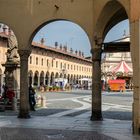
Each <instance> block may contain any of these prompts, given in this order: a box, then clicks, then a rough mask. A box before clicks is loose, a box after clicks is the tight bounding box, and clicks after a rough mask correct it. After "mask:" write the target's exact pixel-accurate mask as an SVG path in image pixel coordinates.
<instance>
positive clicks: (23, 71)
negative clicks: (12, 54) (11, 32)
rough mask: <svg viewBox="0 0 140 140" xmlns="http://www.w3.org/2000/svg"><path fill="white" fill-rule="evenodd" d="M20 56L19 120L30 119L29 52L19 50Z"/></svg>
mask: <svg viewBox="0 0 140 140" xmlns="http://www.w3.org/2000/svg"><path fill="white" fill-rule="evenodd" d="M18 53H19V55H20V110H19V115H18V117H19V118H30V114H29V92H28V57H29V55H30V53H31V52H30V51H29V50H19V51H18Z"/></svg>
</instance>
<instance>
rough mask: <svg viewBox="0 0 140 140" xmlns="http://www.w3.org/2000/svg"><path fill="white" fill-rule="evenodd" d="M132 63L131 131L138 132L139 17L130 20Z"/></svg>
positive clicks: (139, 117)
mask: <svg viewBox="0 0 140 140" xmlns="http://www.w3.org/2000/svg"><path fill="white" fill-rule="evenodd" d="M130 30H131V46H130V49H131V55H132V63H133V82H134V86H133V89H134V90H133V92H134V93H133V117H132V118H133V133H134V134H140V68H139V66H140V19H139V20H136V21H132V22H130Z"/></svg>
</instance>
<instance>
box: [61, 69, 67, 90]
mask: <svg viewBox="0 0 140 140" xmlns="http://www.w3.org/2000/svg"><path fill="white" fill-rule="evenodd" d="M61 72H62V78H63V84H62V87H63V89H65V88H64V83H65V81H64V78H65V77H64V76H65V74H66V67H65V66H63V68H62V69H61Z"/></svg>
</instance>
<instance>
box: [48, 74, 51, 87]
mask: <svg viewBox="0 0 140 140" xmlns="http://www.w3.org/2000/svg"><path fill="white" fill-rule="evenodd" d="M50 80H51V78H50V76H48V87H49V86H50Z"/></svg>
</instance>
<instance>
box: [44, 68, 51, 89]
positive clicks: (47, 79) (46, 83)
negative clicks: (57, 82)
mask: <svg viewBox="0 0 140 140" xmlns="http://www.w3.org/2000/svg"><path fill="white" fill-rule="evenodd" d="M49 83H50V73H49V72H48V71H47V72H46V75H45V85H47V86H49Z"/></svg>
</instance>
